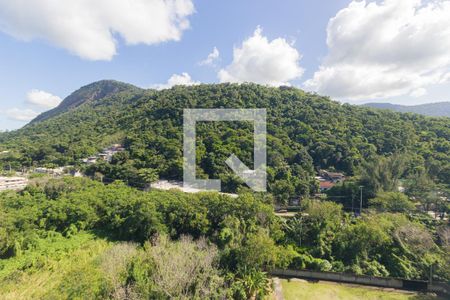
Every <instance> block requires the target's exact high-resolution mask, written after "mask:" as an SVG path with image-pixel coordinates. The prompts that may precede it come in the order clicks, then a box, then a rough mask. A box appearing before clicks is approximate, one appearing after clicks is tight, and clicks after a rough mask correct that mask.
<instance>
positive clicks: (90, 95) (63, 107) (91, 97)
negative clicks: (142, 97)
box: [31, 80, 141, 123]
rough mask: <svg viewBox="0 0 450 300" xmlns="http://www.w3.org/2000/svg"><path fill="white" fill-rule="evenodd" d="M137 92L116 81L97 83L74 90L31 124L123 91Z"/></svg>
mask: <svg viewBox="0 0 450 300" xmlns="http://www.w3.org/2000/svg"><path fill="white" fill-rule="evenodd" d="M138 90H141V89H140V88H138V87H136V86H134V85H131V84H128V83H124V82H120V81H116V80H102V81H97V82H94V83H91V84H88V85H86V86H84V87H81V88H80V89H78V90H76V91H75V92H73V93H72V94H71V95H70V96H68V97H67V98H65V99H64V100H63V101H62V102H61V104H59V105H58V106H57V107H55V108H54V109H51V110H49V111H46V112H44V113H42V114H40V115H39V116H37V117H36V118H35V119H34V120H32V121H31V123H36V122H40V121H43V120H46V119H49V118H51V117H54V116H57V115H59V114H61V113H64V112H67V111H69V110H72V109H75V108H77V107H78V106H80V105H82V104H84V103H88V102H94V101H97V100H100V99H103V98H107V97H109V96H112V95H115V94H117V93H120V92H123V91H138Z"/></svg>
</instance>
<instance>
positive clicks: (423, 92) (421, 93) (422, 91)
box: [409, 88, 427, 98]
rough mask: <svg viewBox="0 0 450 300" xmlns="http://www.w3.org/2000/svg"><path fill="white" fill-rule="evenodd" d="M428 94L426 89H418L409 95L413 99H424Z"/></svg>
mask: <svg viewBox="0 0 450 300" xmlns="http://www.w3.org/2000/svg"><path fill="white" fill-rule="evenodd" d="M426 94H427V90H426V89H424V88H418V89H417V90H414V91H412V92H411V94H409V95H410V96H411V97H414V98H419V97H422V96H424V95H426Z"/></svg>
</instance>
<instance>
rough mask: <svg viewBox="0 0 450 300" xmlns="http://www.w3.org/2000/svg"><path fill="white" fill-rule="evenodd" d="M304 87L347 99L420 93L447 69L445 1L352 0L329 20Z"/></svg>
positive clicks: (449, 14)
mask: <svg viewBox="0 0 450 300" xmlns="http://www.w3.org/2000/svg"><path fill="white" fill-rule="evenodd" d="M327 34H328V36H327V45H328V48H329V53H328V55H327V57H326V58H325V60H324V62H323V64H322V65H321V66H320V68H319V70H318V71H317V72H316V73H315V74H314V76H313V78H311V79H310V80H307V81H306V82H305V87H306V88H307V89H312V90H315V91H317V92H319V93H322V94H327V95H330V96H332V97H337V98H345V99H351V100H357V99H368V98H374V97H380V98H385V97H392V96H399V95H408V94H410V95H411V96H421V95H423V94H424V93H425V92H426V90H425V87H426V86H428V85H433V84H437V83H439V82H441V81H443V80H444V76H445V74H446V73H448V71H449V69H450V51H449V49H450V1H447V0H446V1H444V0H437V1H427V3H426V4H424V3H422V1H420V0H385V1H383V2H381V3H377V2H368V1H353V2H351V3H350V4H349V6H348V7H346V8H344V9H342V10H341V11H339V12H338V13H337V15H336V16H335V17H334V18H332V19H330V21H329V23H328V28H327Z"/></svg>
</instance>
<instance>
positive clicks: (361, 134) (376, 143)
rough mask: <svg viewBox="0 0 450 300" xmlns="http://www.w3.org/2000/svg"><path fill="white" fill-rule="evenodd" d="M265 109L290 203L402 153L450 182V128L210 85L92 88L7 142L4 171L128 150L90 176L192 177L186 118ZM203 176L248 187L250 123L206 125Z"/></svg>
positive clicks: (277, 177) (276, 186)
mask: <svg viewBox="0 0 450 300" xmlns="http://www.w3.org/2000/svg"><path fill="white" fill-rule="evenodd" d="M185 108H266V109H267V131H268V137H267V164H268V182H269V183H268V185H269V190H270V191H272V192H274V193H276V194H277V195H284V196H283V197H285V198H290V197H294V196H295V197H297V196H300V195H308V194H309V193H311V192H314V191H315V190H316V189H317V183H316V181H315V179H314V176H315V174H316V172H317V169H328V170H336V171H341V172H344V173H345V174H347V175H352V174H355V173H357V172H358V169H359V168H360V166H361V165H362V164H363V163H364V162H365V161H377V160H378V157H379V156H380V155H391V154H393V153H397V152H401V153H402V155H403V157H404V158H405V160H406V162H407V172H410V173H413V172H416V171H418V170H428V171H429V173H430V176H432V177H433V178H434V179H436V180H437V181H441V182H444V183H450V182H448V181H449V178H450V142H449V141H450V119H447V118H431V117H425V116H421V115H416V114H401V113H397V112H391V111H387V110H377V109H373V108H369V107H364V106H354V105H349V104H341V103H339V102H335V101H332V100H330V99H329V98H327V97H322V96H320V95H316V94H312V93H307V92H304V91H302V90H299V89H296V88H292V87H280V88H273V87H266V86H260V85H256V84H203V85H198V86H175V87H173V88H171V89H165V90H160V91H158V90H144V89H140V88H136V87H134V86H132V85H128V84H125V83H121V82H116V81H101V82H97V83H93V84H91V85H88V86H86V87H83V88H81V89H79V90H78V91H76V92H75V93H74V94H72V95H71V96H69V97H67V98H66V99H65V100H64V101H63V103H61V105H60V106H58V107H57V108H56V109H54V110H52V111H50V112H47V113H45V114H43V115H42V116H40V117H39V118H37V119H36V120H34V121H33V122H31V123H30V124H28V125H27V126H25V127H24V128H22V129H19V130H16V131H12V132H7V133H4V134H2V135H0V152H1V151H6V150H7V151H10V152H9V153H10V154H9V155H2V156H0V168H1V167H3V168H9V166H10V165H11V166H12V168H14V169H18V170H19V169H21V168H22V167H23V166H24V167H31V166H39V165H41V166H49V167H51V166H55V165H68V164H72V165H81V159H83V158H86V157H88V156H90V155H93V154H95V153H98V152H99V151H101V149H102V148H104V147H107V146H109V145H111V144H114V143H122V144H123V145H124V147H125V149H126V151H125V152H123V153H120V155H117V156H116V157H114V160H113V162H112V164H98V165H95V166H91V167H87V168H86V167H84V166H82V167H83V168H86V171H87V172H90V174H93V175H94V174H99V173H101V174H103V175H105V177H108V178H110V179H121V180H126V181H127V182H129V183H133V182H134V181H136V180H137V179H136V178H137V177H138V176H139V174H141V173H140V172H141V170H145V171H146V172H147V171H148V172H147V173H148V174H153V173H156V174H157V175H158V176H159V177H160V178H165V179H177V180H180V179H182V178H183V109H185ZM196 151H197V164H198V170H197V176H198V177H199V178H220V179H221V181H222V185H223V190H224V191H228V192H233V191H236V190H237V189H239V187H240V186H241V183H242V182H241V181H240V180H239V178H237V176H235V175H234V173H233V172H232V171H231V170H230V168H229V167H228V166H227V165H226V164H225V163H224V161H225V160H226V159H227V158H228V157H229V156H230V155H231V154H235V155H236V156H238V157H239V158H240V159H241V160H242V162H243V163H245V164H246V165H247V166H249V167H251V166H252V164H253V125H252V124H251V123H250V122H199V123H198V124H197V144H196Z"/></svg>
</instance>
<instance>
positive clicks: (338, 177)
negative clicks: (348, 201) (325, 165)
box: [320, 170, 345, 183]
mask: <svg viewBox="0 0 450 300" xmlns="http://www.w3.org/2000/svg"><path fill="white" fill-rule="evenodd" d="M320 177H322V178H324V179H325V180H326V181H331V182H335V183H336V182H341V181H344V180H345V175H344V174H342V173H338V172H329V171H326V170H322V171H320Z"/></svg>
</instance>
